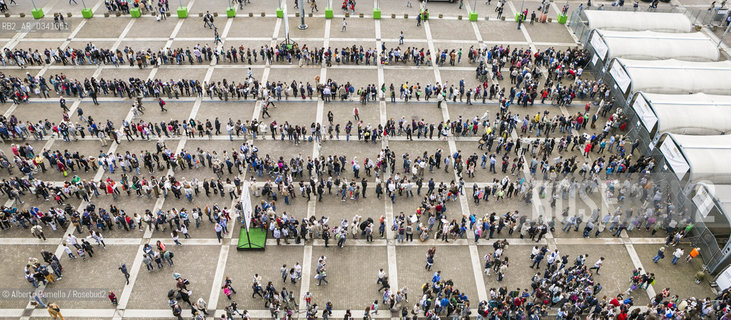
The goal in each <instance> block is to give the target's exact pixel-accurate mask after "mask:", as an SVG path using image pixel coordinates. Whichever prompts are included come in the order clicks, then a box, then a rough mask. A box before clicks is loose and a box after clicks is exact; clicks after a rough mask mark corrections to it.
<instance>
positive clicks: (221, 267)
mask: <svg viewBox="0 0 731 320" xmlns="http://www.w3.org/2000/svg"><path fill="white" fill-rule="evenodd" d="M228 21H233V20H231V19H229V20H228ZM243 194H244V193H243V192H242V193H241V196H239V198H235V199H233V200H232V201H231V208H230V210H231V211H232V214H231V220H232V221H231V222H230V228H229V230H228V233H227V234H225V235H224V236H223V238H224V239H223V240H222V241H221V243H218V244H216V245H218V246H220V247H221V251H220V252H219V254H218V264H216V273H215V275H214V277H213V284H212V285H211V293H210V295H208V300H207V301H208V309H214V310H215V309H216V307H217V306H218V298H219V296H220V294H221V283H223V276H224V274H225V271H226V263H227V262H228V253H229V251H230V250H231V246H230V245H227V243H228V244H230V243H234V241H233V240H236V239H234V238H233V234H234V232H235V230H236V228H235V226H236V221H238V220H239V219H238V217H239V216H238V215H237V214H236V210H234V208H235V207H236V202H242V201H243ZM227 227H229V226H227ZM214 240H216V241H218V240H217V239H214ZM183 244H184V245H185V242H183Z"/></svg>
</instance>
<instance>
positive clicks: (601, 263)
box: [589, 257, 604, 275]
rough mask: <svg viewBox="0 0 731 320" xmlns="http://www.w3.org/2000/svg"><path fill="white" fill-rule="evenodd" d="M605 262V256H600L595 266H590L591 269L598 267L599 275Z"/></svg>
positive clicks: (597, 272)
mask: <svg viewBox="0 0 731 320" xmlns="http://www.w3.org/2000/svg"><path fill="white" fill-rule="evenodd" d="M603 264H604V257H601V258H599V260H597V261H596V262H594V266H593V267H591V268H589V271H591V270H592V269H596V274H597V275H599V269H601V267H602V265H603Z"/></svg>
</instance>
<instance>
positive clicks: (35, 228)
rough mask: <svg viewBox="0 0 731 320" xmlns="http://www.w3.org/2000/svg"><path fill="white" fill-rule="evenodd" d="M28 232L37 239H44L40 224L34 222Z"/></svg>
mask: <svg viewBox="0 0 731 320" xmlns="http://www.w3.org/2000/svg"><path fill="white" fill-rule="evenodd" d="M30 233H31V234H32V235H34V236H35V237H36V238H38V239H42V240H43V241H46V235H45V234H44V233H43V227H41V225H40V224H36V225H34V226H33V227H31V228H30Z"/></svg>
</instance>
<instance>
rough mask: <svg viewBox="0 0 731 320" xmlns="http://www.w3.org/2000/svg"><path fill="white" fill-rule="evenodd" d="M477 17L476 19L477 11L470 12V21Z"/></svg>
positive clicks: (475, 19)
mask: <svg viewBox="0 0 731 320" xmlns="http://www.w3.org/2000/svg"><path fill="white" fill-rule="evenodd" d="M477 19H478V15H477V12H474V11H472V12H470V21H477Z"/></svg>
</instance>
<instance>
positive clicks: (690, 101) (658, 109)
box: [632, 92, 731, 139]
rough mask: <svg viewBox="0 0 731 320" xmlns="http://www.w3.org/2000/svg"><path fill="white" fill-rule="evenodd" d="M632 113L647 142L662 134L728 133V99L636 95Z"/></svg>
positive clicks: (730, 124)
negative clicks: (637, 120) (638, 120)
mask: <svg viewBox="0 0 731 320" xmlns="http://www.w3.org/2000/svg"><path fill="white" fill-rule="evenodd" d="M632 109H633V110H634V111H635V113H636V114H637V115H638V116H639V118H640V120H642V122H643V123H644V125H645V128H647V131H648V132H649V134H650V139H654V138H655V137H656V136H658V135H659V134H662V133H666V132H667V133H676V134H687V135H718V134H726V133H728V132H731V96H719V95H707V94H703V93H697V94H653V93H643V92H637V93H636V94H635V98H634V100H633V103H632Z"/></svg>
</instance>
